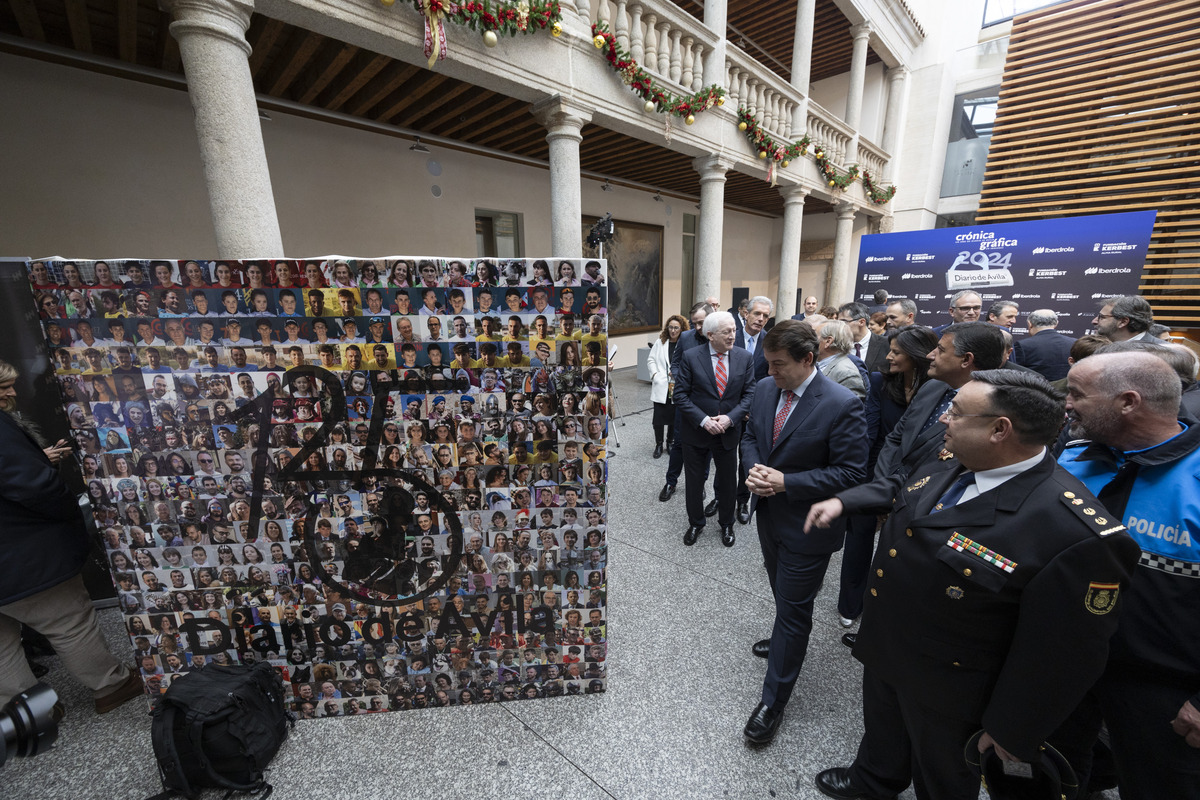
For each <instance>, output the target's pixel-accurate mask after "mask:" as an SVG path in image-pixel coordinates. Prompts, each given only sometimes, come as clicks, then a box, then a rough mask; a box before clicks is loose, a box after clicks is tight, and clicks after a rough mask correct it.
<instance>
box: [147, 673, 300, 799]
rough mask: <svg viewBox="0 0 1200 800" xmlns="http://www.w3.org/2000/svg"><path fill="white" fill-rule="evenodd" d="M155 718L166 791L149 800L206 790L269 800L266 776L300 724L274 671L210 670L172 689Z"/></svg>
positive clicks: (186, 678) (186, 677) (182, 680)
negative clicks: (291, 727) (291, 729)
mask: <svg viewBox="0 0 1200 800" xmlns="http://www.w3.org/2000/svg"><path fill="white" fill-rule="evenodd" d="M153 717H154V722H153V728H152V733H153V737H154V755H155V757H156V758H157V759H158V770H159V773H160V774H161V776H162V782H163V788H164V791H163V792H161V793H159V794H157V795H154V797H152V798H148V799H147V800H164V799H165V798H167V797H170V796H172V795H174V794H182V795H185V796H186V797H189V798H194V797H195V796H196V795H197V794H198V793H199V791H200V790H201V789H203V788H206V787H215V788H218V789H228V790H229V791H230V793H232V792H234V791H239V792H260V791H261V792H262V793H263V794H262V797H263V798H265V797H267V795H269V794H270V793H271V786H270V784H268V783H267V782H266V780H265V779H264V777H263V770H265V769H266V767H267V765H268V764H270V763H271V759H272V758H274V757H275V753H276V752H277V751H278V750H279V747H280V746H281V745H282V744H283V742H284V740H285V739H287V735H288V726H289V724H291V723H292V720H293V717H292V716H291V715H290V714H289V713H288V712H287V711H286V710H285V707H284V694H283V684H282V682H281V681H280V679H279V676H278V675H277V674H276V672H275V670H274V668H273V667H272V666H271V665H270V664H268V663H266V662H259V663H257V664H253V665H237V666H222V665H219V664H209V665H207V666H205V667H202V668H201V669H198V670H196V671H195V672H190V673H188V674H186V675H184V676H182V677H180V678H178V679H177V680H175V681H173V682H172V683H171V685H170V686H169V687H168V688H167V691H166V693H164V694H163V696H162V697H161V698H159V702H158V705H157V706H156V707H155V709H154V713H153ZM226 796H227V797H228V795H226Z"/></svg>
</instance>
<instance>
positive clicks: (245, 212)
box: [163, 0, 284, 258]
mask: <svg viewBox="0 0 1200 800" xmlns="http://www.w3.org/2000/svg"><path fill="white" fill-rule="evenodd" d="M163 5H164V8H165V9H166V10H167V11H168V12H170V14H171V16H172V18H173V20H174V21H173V22H172V23H171V28H170V30H171V35H172V36H174V37H175V39H176V41H178V42H179V56H180V59H181V60H182V62H183V70H184V74H185V75H186V76H187V84H188V97H189V98H190V99H191V101H192V110H193V112H194V113H195V118H196V138H197V139H198V140H199V143H200V160H201V161H202V162H203V164H204V180H205V184H206V185H207V188H208V202H209V206H210V207H211V208H212V218H213V227H214V228H215V229H216V234H217V252H216V256H217V257H218V258H279V257H282V256H283V255H284V251H283V238H282V237H281V236H280V233H279V217H278V216H277V215H276V212H275V195H274V194H273V193H272V191H271V174H270V172H269V171H268V169H267V154H266V150H265V149H264V147H263V138H262V123H261V122H260V121H259V118H258V102H257V101H256V100H255V98H254V81H253V80H252V79H251V77H250V62H249V61H248V56H249V55H250V43H249V42H247V41H246V29H247V28H248V27H249V26H250V14H251V12H252V11H253V10H254V7H253V4H252V3H249V2H241V1H240V0H164V3H163Z"/></svg>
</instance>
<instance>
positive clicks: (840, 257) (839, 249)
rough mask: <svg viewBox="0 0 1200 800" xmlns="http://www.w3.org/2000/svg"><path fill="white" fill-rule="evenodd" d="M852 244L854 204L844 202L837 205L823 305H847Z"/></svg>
mask: <svg viewBox="0 0 1200 800" xmlns="http://www.w3.org/2000/svg"><path fill="white" fill-rule="evenodd" d="M853 244H854V204H853V203H849V202H847V201H845V200H843V201H842V202H840V203H838V204H837V227H836V228H835V229H834V234H833V264H832V274H831V275H830V279H829V291H828V292H826V295H825V303H826V304H827V305H831V306H840V305H841V304H842V303H848V302H850V300H851V299H852V297H851V295H852V294H853V293H854V265H853V264H852V263H850V247H851V245H853Z"/></svg>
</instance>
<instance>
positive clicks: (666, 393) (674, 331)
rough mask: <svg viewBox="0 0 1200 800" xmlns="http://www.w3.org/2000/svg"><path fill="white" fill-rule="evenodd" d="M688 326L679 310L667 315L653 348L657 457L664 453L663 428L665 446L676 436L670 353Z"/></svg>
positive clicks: (652, 371) (651, 362) (652, 366)
mask: <svg viewBox="0 0 1200 800" xmlns="http://www.w3.org/2000/svg"><path fill="white" fill-rule="evenodd" d="M687 329H688V322H687V320H686V319H684V318H683V317H682V316H680V315H679V314H675V315H673V316H671V317H669V318H668V319H667V324H665V325H663V329H662V333H661V334H659V336H658V341H656V342H655V343H654V346H653V347H651V348H650V358H649V361H648V364H649V367H650V399H651V400H653V401H654V457H655V458H658V457H660V456H661V455H662V454H663V431H664V429H665V430H666V446H667V447H670V446H671V440H672V439H673V438H674V434H675V432H674V430H672V428H673V423H674V422H675V404H674V403H673V402H671V393H672V391H673V390H674V389H675V387H674V386H672V385H671V356H672V355H674V354H675V345H676V343H678V342H679V334H681V333H683V332H684V331H685V330H687Z"/></svg>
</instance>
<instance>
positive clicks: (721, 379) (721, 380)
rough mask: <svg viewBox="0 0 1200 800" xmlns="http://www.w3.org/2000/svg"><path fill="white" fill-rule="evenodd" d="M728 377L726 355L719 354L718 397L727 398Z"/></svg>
mask: <svg viewBox="0 0 1200 800" xmlns="http://www.w3.org/2000/svg"><path fill="white" fill-rule="evenodd" d="M727 380H728V376H727V375H726V374H725V354H724V353H717V397H724V396H725V383H726V382H727Z"/></svg>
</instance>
